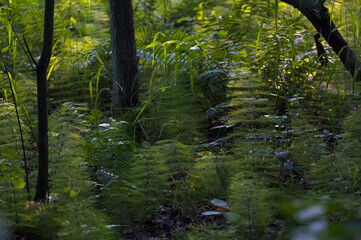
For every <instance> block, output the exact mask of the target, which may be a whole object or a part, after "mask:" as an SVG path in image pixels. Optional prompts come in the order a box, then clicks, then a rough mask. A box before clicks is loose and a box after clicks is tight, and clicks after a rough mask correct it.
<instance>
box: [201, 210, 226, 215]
mask: <svg viewBox="0 0 361 240" xmlns="http://www.w3.org/2000/svg"><path fill="white" fill-rule="evenodd" d="M221 214H222V213H221V212H218V211H205V212H202V215H203V216H213V215H221Z"/></svg>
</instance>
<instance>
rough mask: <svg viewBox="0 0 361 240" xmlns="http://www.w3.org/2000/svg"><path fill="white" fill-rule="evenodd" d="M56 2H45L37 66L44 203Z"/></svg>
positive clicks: (38, 198) (40, 192)
mask: <svg viewBox="0 0 361 240" xmlns="http://www.w3.org/2000/svg"><path fill="white" fill-rule="evenodd" d="M53 32H54V0H45V16H44V41H43V49H42V52H41V56H40V59H39V62H38V64H37V65H36V74H37V90H38V132H39V140H38V144H39V145H38V148H39V163H38V165H39V166H38V180H37V184H36V193H35V198H34V200H35V201H37V202H38V201H42V202H44V201H45V199H46V194H47V192H48V87H47V79H46V77H47V69H48V66H49V62H50V58H51V52H52V48H53Z"/></svg>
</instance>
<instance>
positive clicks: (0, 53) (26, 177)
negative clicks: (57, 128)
mask: <svg viewBox="0 0 361 240" xmlns="http://www.w3.org/2000/svg"><path fill="white" fill-rule="evenodd" d="M0 55H1V60H2V62H3V65H4V68H5V71H6V75H7V77H8V80H9V84H10V88H11V93H12V95H13V101H14V106H15V111H16V117H17V120H18V124H19V131H20V138H21V145H22V149H23V157H24V168H25V182H26V191H27V193H28V200H29V202H30V187H29V176H28V166H27V162H26V154H25V144H24V137H23V131H22V128H21V122H20V117H19V112H18V107H17V105H16V99H15V93H14V89H13V84H12V83H11V79H10V75H9V71H8V68H7V66H6V64H5V60H4V56H3V54H2V52H1V51H0Z"/></svg>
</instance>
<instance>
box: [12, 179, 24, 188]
mask: <svg viewBox="0 0 361 240" xmlns="http://www.w3.org/2000/svg"><path fill="white" fill-rule="evenodd" d="M12 182H13V184H14V187H16V188H17V189H23V188H24V187H25V182H24V180H23V179H22V178H19V177H15V178H14V179H13V181H12Z"/></svg>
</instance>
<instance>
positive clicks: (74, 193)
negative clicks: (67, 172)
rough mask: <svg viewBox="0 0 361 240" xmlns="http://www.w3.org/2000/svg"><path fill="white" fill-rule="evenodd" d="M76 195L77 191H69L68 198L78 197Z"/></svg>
mask: <svg viewBox="0 0 361 240" xmlns="http://www.w3.org/2000/svg"><path fill="white" fill-rule="evenodd" d="M78 193H79V191H77V192H75V191H74V190H71V191H70V192H69V196H70V197H76V196H77V195H78Z"/></svg>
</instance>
